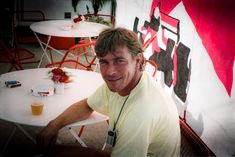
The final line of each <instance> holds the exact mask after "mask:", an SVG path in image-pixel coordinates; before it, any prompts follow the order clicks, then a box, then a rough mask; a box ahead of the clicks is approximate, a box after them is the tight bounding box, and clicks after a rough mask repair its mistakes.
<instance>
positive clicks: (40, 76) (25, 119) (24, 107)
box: [0, 68, 104, 126]
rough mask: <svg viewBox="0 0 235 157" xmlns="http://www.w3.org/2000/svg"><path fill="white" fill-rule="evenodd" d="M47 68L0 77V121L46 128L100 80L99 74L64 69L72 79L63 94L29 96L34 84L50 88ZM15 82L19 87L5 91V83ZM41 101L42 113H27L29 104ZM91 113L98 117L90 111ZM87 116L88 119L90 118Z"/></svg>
mask: <svg viewBox="0 0 235 157" xmlns="http://www.w3.org/2000/svg"><path fill="white" fill-rule="evenodd" d="M49 70H51V69H50V68H38V69H28V70H21V71H15V72H10V73H6V74H3V75H1V77H0V79H1V86H0V119H3V120H7V121H10V122H14V123H18V124H25V125H31V126H46V125H47V123H48V122H49V121H50V120H52V119H54V118H55V117H57V116H58V115H59V114H60V113H62V112H63V111H64V110H65V109H66V108H67V107H69V106H70V105H71V104H73V103H75V102H77V101H79V100H81V99H83V98H86V97H88V96H89V95H90V94H92V93H93V92H94V91H95V90H96V89H97V88H98V87H99V86H100V85H101V84H102V83H103V82H104V81H103V79H102V77H101V75H100V74H99V73H96V72H90V71H84V70H77V69H65V71H67V72H68V73H69V75H70V77H71V79H72V82H71V83H69V84H68V85H67V87H66V88H65V90H64V93H63V94H54V95H51V96H45V97H38V96H34V95H32V92H31V89H32V87H34V86H37V85H42V84H43V85H46V84H47V85H53V82H52V81H51V79H50V78H49V75H48V71H49ZM9 80H17V81H19V82H21V84H22V85H21V86H20V87H15V88H7V87H6V86H5V85H3V84H4V82H5V81H9ZM35 101H41V102H43V103H44V108H43V113H42V114H41V115H40V116H34V115H32V114H31V103H32V102H35ZM94 114H99V113H97V112H94V113H93V114H92V116H94ZM92 116H91V118H92Z"/></svg>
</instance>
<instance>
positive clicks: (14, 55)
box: [0, 40, 39, 71]
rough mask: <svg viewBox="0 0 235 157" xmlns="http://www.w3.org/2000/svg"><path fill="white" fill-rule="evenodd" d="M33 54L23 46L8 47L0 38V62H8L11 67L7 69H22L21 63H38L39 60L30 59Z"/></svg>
mask: <svg viewBox="0 0 235 157" xmlns="http://www.w3.org/2000/svg"><path fill="white" fill-rule="evenodd" d="M34 58H35V55H34V54H33V53H32V52H30V51H29V50H27V49H25V48H19V47H17V48H8V47H7V46H6V45H5V44H4V43H3V41H1V40H0V63H9V64H11V67H10V69H9V70H8V71H12V70H13V69H15V70H23V66H22V65H23V64H32V63H38V62H39V60H32V59H34Z"/></svg>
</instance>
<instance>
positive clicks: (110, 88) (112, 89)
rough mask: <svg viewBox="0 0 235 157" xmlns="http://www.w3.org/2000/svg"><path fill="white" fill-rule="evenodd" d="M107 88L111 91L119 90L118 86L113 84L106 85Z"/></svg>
mask: <svg viewBox="0 0 235 157" xmlns="http://www.w3.org/2000/svg"><path fill="white" fill-rule="evenodd" d="M108 88H109V90H110V91H112V92H118V91H119V89H118V88H116V87H113V86H109V85H108Z"/></svg>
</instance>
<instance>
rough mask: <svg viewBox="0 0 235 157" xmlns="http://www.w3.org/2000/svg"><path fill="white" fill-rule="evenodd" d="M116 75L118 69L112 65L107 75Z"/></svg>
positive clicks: (107, 70)
mask: <svg viewBox="0 0 235 157" xmlns="http://www.w3.org/2000/svg"><path fill="white" fill-rule="evenodd" d="M115 73H116V67H115V66H114V65H112V64H110V65H109V66H108V67H107V69H106V74H108V75H113V74H115Z"/></svg>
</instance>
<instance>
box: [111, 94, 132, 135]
mask: <svg viewBox="0 0 235 157" xmlns="http://www.w3.org/2000/svg"><path fill="white" fill-rule="evenodd" d="M129 96H130V95H128V96H127V98H126V99H125V101H124V103H123V104H122V108H121V110H120V112H119V114H118V117H117V121H116V122H114V126H113V131H114V130H115V129H116V125H117V122H118V120H119V118H120V115H121V113H122V109H123V107H124V105H125V104H126V101H127V99H128V98H129Z"/></svg>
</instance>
